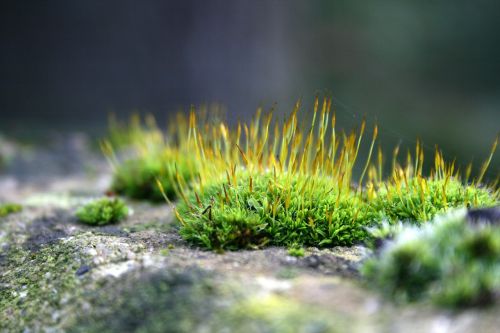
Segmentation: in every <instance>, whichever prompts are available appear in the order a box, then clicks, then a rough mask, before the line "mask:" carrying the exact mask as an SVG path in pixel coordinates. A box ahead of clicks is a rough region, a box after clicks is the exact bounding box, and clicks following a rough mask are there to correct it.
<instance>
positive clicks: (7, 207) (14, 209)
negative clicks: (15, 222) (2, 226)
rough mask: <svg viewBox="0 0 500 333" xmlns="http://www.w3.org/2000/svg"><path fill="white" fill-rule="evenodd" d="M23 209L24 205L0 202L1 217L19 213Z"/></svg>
mask: <svg viewBox="0 0 500 333" xmlns="http://www.w3.org/2000/svg"><path fill="white" fill-rule="evenodd" d="M21 210H23V206H21V205H19V204H15V203H5V204H0V217H4V216H7V215H10V214H14V213H18V212H20V211H21Z"/></svg>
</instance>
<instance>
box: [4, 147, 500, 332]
mask: <svg viewBox="0 0 500 333" xmlns="http://www.w3.org/2000/svg"><path fill="white" fill-rule="evenodd" d="M63 150H64V149H63ZM67 150H68V151H67V152H65V154H68V156H66V157H67V158H69V159H70V158H72V157H73V155H75V154H76V155H78V156H80V155H79V154H81V153H82V151H84V156H92V158H88V159H85V158H81V156H80V157H79V158H78V159H77V160H78V161H80V162H81V163H82V165H80V168H77V167H76V166H74V165H73V164H70V165H71V168H70V170H69V171H68V172H63V173H60V174H57V173H54V172H53V170H52V171H51V173H48V174H43V173H41V174H40V173H36V170H37V168H36V164H37V163H36V159H37V158H41V159H42V160H50V156H51V154H61V150H57V149H56V150H55V152H51V151H50V149H46V150H44V151H42V152H37V153H35V154H34V155H35V156H36V157H35V160H34V161H33V163H34V165H31V164H29V163H28V164H23V170H24V171H23V172H31V173H33V175H30V176H29V177H28V176H19V175H18V174H16V173H6V172H5V171H4V173H3V174H0V201H16V202H19V203H21V204H23V205H24V209H23V211H22V212H20V213H17V214H12V215H9V216H7V217H4V218H1V219H0V331H2V332H4V331H5V332H472V331H476V332H496V331H497V330H498V327H500V318H499V316H498V313H499V310H500V309H499V308H498V307H497V308H488V309H476V310H467V311H462V312H456V313H452V312H448V311H444V310H441V309H437V308H435V307H433V306H431V305H428V304H417V305H399V304H391V303H390V302H388V301H385V300H383V299H381V298H380V297H379V296H378V295H376V294H374V293H373V292H372V291H369V289H367V288H365V286H364V282H363V281H362V280H361V279H360V277H359V274H358V271H357V268H358V266H359V264H360V262H361V261H362V260H363V257H364V256H365V254H366V249H364V248H363V247H362V246H356V247H352V248H343V247H336V248H332V249H316V248H308V249H306V254H305V256H304V257H300V258H296V257H292V256H289V255H288V252H287V249H284V248H276V247H271V248H266V249H263V250H256V251H238V252H226V253H223V254H217V253H213V252H207V251H203V250H200V249H197V248H193V247H191V246H189V245H188V244H186V243H185V242H184V241H183V240H182V239H181V238H180V237H179V235H178V232H177V225H176V222H175V219H174V217H173V214H172V207H171V206H169V205H167V204H161V205H150V204H147V203H141V202H128V204H129V205H130V207H131V208H132V213H131V215H130V216H129V217H128V218H127V219H126V220H125V221H123V222H122V223H120V224H116V225H112V226H105V227H90V226H87V225H82V224H79V223H78V222H77V221H76V219H75V217H74V212H75V210H76V209H77V207H79V206H80V205H81V204H83V203H85V202H87V201H88V200H90V199H91V198H94V197H99V196H100V195H102V193H104V191H105V190H106V187H107V182H109V179H110V170H109V168H107V166H106V164H105V162H104V161H102V159H100V158H99V157H97V156H98V155H96V154H92V152H90V151H87V150H84V149H83V148H82V147H81V146H80V144H77V145H76V148H71V147H70V148H67ZM11 154H14V155H15V153H14V152H11ZM16 158H17V159H19V158H21V157H16V156H11V157H10V161H11V163H16V162H15V161H16ZM58 159H59V160H61V161H63V160H64V156H59V157H58ZM85 161H87V162H85ZM23 163H24V162H23ZM84 163H91V164H92V166H91V167H92V170H99V172H98V173H95V172H86V171H85V170H89V166H87V165H85V164H84ZM64 165H67V164H64ZM55 168H56V170H58V169H57V168H58V167H55ZM12 169H15V166H14V165H12V164H10V166H9V167H8V170H12ZM62 169H64V168H62ZM35 173H36V174H37V175H38V176H36V175H35ZM37 177H40V178H41V179H37Z"/></svg>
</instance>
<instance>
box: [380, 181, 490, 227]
mask: <svg viewBox="0 0 500 333" xmlns="http://www.w3.org/2000/svg"><path fill="white" fill-rule="evenodd" d="M498 203H499V200H498V197H497V196H496V195H495V194H494V193H492V191H491V190H490V189H488V188H481V187H478V186H476V185H465V184H463V182H461V181H459V180H458V179H453V178H448V179H428V180H425V179H423V178H412V179H410V180H407V181H406V182H404V181H401V182H400V183H395V182H392V183H390V182H388V183H385V185H384V186H382V187H380V189H379V190H378V192H377V197H376V198H375V199H374V200H373V201H372V203H371V205H372V206H373V209H374V210H377V211H379V212H381V214H382V218H384V219H388V220H390V221H391V222H397V221H408V222H411V223H417V224H420V223H424V222H426V221H429V220H431V219H433V218H434V216H436V215H437V214H439V213H444V212H445V211H447V210H448V209H452V208H460V207H490V206H494V205H496V204H498Z"/></svg>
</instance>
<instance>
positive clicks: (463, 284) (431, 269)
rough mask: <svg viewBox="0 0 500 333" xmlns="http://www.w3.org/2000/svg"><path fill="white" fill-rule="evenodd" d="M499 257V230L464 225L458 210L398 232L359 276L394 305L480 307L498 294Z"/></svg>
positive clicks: (490, 226)
mask: <svg viewBox="0 0 500 333" xmlns="http://www.w3.org/2000/svg"><path fill="white" fill-rule="evenodd" d="M400 229H401V228H400ZM499 257H500V227H499V226H498V225H495V224H472V223H469V222H468V221H467V218H466V213H465V210H459V211H456V212H452V213H449V214H448V215H446V216H445V217H442V218H436V220H435V221H434V222H431V223H428V224H426V225H424V226H422V227H421V228H418V227H415V226H404V227H402V229H401V230H400V231H399V232H398V233H397V235H396V237H395V239H394V240H393V241H392V242H389V243H388V245H386V246H385V247H384V248H383V249H382V251H381V253H380V254H379V255H378V256H376V257H374V258H371V259H369V260H367V261H366V262H365V263H364V265H363V268H362V272H363V274H364V276H365V277H366V279H367V280H368V281H369V284H370V285H372V286H374V287H375V288H377V289H379V290H382V291H383V292H384V293H385V294H386V295H389V296H390V297H392V298H395V299H397V300H404V301H414V300H423V299H430V300H432V301H433V302H435V303H436V304H439V305H443V306H447V307H452V308H456V307H467V306H481V305H487V304H491V303H492V302H494V301H495V295H498V294H499V292H500V280H499V279H498V276H500V261H499V260H498V258H499Z"/></svg>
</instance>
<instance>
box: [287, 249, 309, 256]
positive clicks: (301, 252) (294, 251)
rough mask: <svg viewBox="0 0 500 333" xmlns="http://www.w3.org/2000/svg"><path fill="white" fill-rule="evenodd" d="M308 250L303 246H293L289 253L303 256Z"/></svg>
mask: <svg viewBox="0 0 500 333" xmlns="http://www.w3.org/2000/svg"><path fill="white" fill-rule="evenodd" d="M305 253H306V251H305V250H304V248H303V247H291V248H289V249H288V255H290V256H292V257H303V256H304V254H305Z"/></svg>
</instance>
